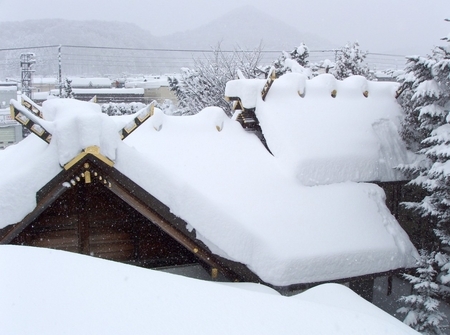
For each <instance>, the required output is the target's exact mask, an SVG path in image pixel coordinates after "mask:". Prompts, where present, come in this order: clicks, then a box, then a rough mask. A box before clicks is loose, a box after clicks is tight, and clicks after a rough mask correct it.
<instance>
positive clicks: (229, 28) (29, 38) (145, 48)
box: [0, 6, 331, 80]
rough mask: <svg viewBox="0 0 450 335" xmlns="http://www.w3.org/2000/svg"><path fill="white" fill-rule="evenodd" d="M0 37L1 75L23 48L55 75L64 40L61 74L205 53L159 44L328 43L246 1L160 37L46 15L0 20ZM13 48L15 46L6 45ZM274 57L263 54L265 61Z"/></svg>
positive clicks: (12, 68) (140, 67) (15, 68)
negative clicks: (200, 23)
mask: <svg viewBox="0 0 450 335" xmlns="http://www.w3.org/2000/svg"><path fill="white" fill-rule="evenodd" d="M0 41H1V44H0V76H1V77H6V76H17V75H18V74H19V73H20V60H19V59H20V54H21V53H22V52H34V53H35V54H36V65H35V70H36V74H37V75H52V76H55V75H57V73H58V48H57V46H58V45H60V44H62V45H65V46H64V47H63V49H62V54H61V55H62V69H63V73H64V74H63V75H66V76H67V75H89V76H96V75H101V76H104V75H110V76H111V75H119V74H140V73H143V74H150V73H167V72H178V71H179V70H180V68H182V67H189V66H192V63H193V61H192V59H193V58H195V57H202V56H203V57H204V53H203V54H202V53H195V52H192V51H185V52H178V51H167V50H161V49H171V50H180V49H184V50H195V49H202V50H212V48H214V47H217V46H218V45H219V43H220V46H221V48H222V50H234V49H244V50H254V49H256V48H258V47H259V46H260V45H261V47H262V49H263V50H266V51H269V50H270V51H274V50H275V51H283V50H285V51H290V50H293V49H294V48H295V47H296V46H298V45H299V44H300V43H301V42H304V43H306V45H308V46H309V47H310V49H321V48H330V47H331V43H330V42H329V41H327V40H325V39H323V38H321V37H318V36H314V35H311V34H306V33H300V32H298V31H297V30H296V29H295V28H292V27H291V26H289V25H287V24H285V23H284V22H282V21H280V20H278V19H275V18H273V17H271V16H270V15H267V14H265V13H263V12H261V11H259V10H257V9H255V8H254V7H250V6H244V7H242V8H240V9H237V10H234V11H232V12H230V13H228V14H226V15H224V16H222V17H220V18H219V19H217V20H214V21H212V22H210V23H209V24H207V25H205V26H202V27H200V28H198V29H194V30H189V31H186V32H183V33H176V34H172V35H167V36H163V37H156V36H153V35H152V34H151V33H150V32H148V31H147V30H144V29H142V28H140V27H139V26H138V25H137V24H134V23H124V22H106V21H71V20H63V19H46V20H29V21H23V22H3V23H0ZM66 45H69V46H84V47H85V48H75V47H66ZM43 46H51V47H48V48H42V47H43ZM32 47H34V48H32ZM86 47H87V48H86ZM93 47H94V48H93ZM100 47H102V48H100ZM15 48H19V49H18V50H11V49H15ZM22 48H23V49H22ZM113 48H114V49H113ZM117 48H121V49H120V50H118V49H117ZM5 49H6V50H5ZM133 49H140V50H133ZM278 56H279V54H277V53H273V52H272V53H266V54H265V59H264V62H267V63H270V62H271V61H272V60H274V59H276V58H277V57H278ZM264 64H265V63H264ZM1 77H0V80H1V79H2V78H1Z"/></svg>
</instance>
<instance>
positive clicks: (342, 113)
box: [227, 73, 412, 185]
mask: <svg viewBox="0 0 450 335" xmlns="http://www.w3.org/2000/svg"><path fill="white" fill-rule="evenodd" d="M259 83H260V80H256V81H255V82H252V81H251V80H247V81H242V80H235V81H232V82H229V83H228V84H227V95H228V93H229V94H233V96H237V97H243V98H244V99H245V100H246V101H252V104H251V106H254V107H256V114H257V117H258V119H259V121H260V124H261V127H262V130H263V133H264V136H265V138H266V140H267V143H268V146H269V148H270V150H271V151H272V153H273V154H274V156H275V157H277V158H278V159H280V160H281V164H282V165H283V166H284V167H286V168H288V169H289V170H290V171H289V173H291V174H294V175H295V176H296V178H297V179H298V180H299V181H300V182H301V183H303V184H305V185H320V184H330V183H336V182H344V181H396V180H402V179H403V178H404V177H403V175H402V174H401V173H400V172H399V171H397V170H395V169H394V167H396V166H397V165H399V164H406V163H409V162H410V161H411V159H412V157H410V156H411V153H408V151H407V150H406V147H405V145H404V143H403V142H402V140H401V138H400V136H399V134H398V127H399V124H400V121H401V117H402V113H401V109H400V106H399V105H398V104H397V102H396V101H395V98H394V96H395V90H396V88H397V84H395V83H385V82H371V81H367V80H366V79H365V78H364V77H361V76H352V77H349V78H347V79H345V80H344V81H339V80H336V79H335V78H334V77H333V76H332V75H330V74H322V75H319V76H317V77H315V78H313V79H312V80H306V78H305V76H303V75H301V74H298V73H288V74H286V75H284V76H282V77H281V78H279V79H277V80H275V82H274V83H273V85H272V87H271V89H270V91H269V93H268V94H267V97H266V99H265V101H262V99H261V95H260V91H259V92H258V90H257V89H255V88H254V87H255V86H257V84H259ZM333 91H334V93H335V94H336V97H335V98H333V97H332V93H333ZM252 93H254V94H255V95H254V96H253V97H252V96H251V94H252ZM365 95H367V97H366V96H365ZM252 98H253V100H251V99H252ZM244 107H247V106H246V105H245V103H244Z"/></svg>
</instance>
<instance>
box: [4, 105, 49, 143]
mask: <svg viewBox="0 0 450 335" xmlns="http://www.w3.org/2000/svg"><path fill="white" fill-rule="evenodd" d="M10 111H11V118H12V119H14V120H16V121H18V122H19V123H21V124H22V125H23V126H24V127H25V128H27V129H28V130H29V131H31V132H32V133H33V134H35V135H36V136H37V137H39V138H40V139H42V140H43V141H45V142H47V143H50V140H51V139H52V134H50V133H49V132H48V131H47V130H46V129H45V128H44V127H43V126H42V125H41V123H40V120H42V119H41V118H40V117H39V116H38V115H36V114H34V112H32V111H30V110H28V109H27V108H26V107H23V109H21V110H19V109H18V108H17V107H16V106H15V105H14V104H11V106H10Z"/></svg>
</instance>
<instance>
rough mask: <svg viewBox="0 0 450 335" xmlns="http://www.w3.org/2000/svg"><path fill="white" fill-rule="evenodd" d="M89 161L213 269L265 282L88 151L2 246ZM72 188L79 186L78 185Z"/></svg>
mask: <svg viewBox="0 0 450 335" xmlns="http://www.w3.org/2000/svg"><path fill="white" fill-rule="evenodd" d="M86 163H87V164H88V165H89V169H90V170H91V171H93V170H95V173H96V175H98V176H102V182H101V183H99V184H101V185H103V186H104V187H106V188H107V189H109V190H110V191H111V192H112V193H114V194H115V195H117V196H118V197H119V198H120V199H122V200H123V201H124V202H125V203H127V204H128V205H129V206H131V207H132V208H134V209H135V210H136V211H137V212H139V213H140V214H141V215H143V216H144V217H145V218H147V219H148V220H149V221H150V222H152V223H153V224H155V225H156V226H158V227H159V228H160V229H161V230H163V231H164V232H165V233H167V234H168V235H169V236H170V237H172V238H173V239H174V240H176V241H177V242H178V243H180V244H181V245H183V246H184V247H185V248H186V249H188V250H189V251H191V252H192V253H193V254H195V255H196V256H197V257H198V258H199V259H200V261H201V262H203V263H204V264H206V265H207V266H208V267H210V268H211V270H212V269H217V270H218V271H220V272H221V273H222V274H223V275H224V276H225V277H227V278H228V279H229V280H231V281H248V282H258V283H262V282H263V281H262V280H261V279H260V278H259V277H258V276H257V275H255V274H254V273H253V272H252V271H250V270H249V269H248V268H247V267H246V266H245V265H243V264H241V263H237V262H233V261H230V260H227V259H224V258H222V257H220V256H217V255H214V254H213V253H212V252H211V251H210V250H209V249H208V247H207V246H206V245H205V244H204V243H202V242H201V241H199V240H197V239H196V237H195V231H188V230H187V229H186V222H185V221H183V220H182V219H180V218H179V217H177V216H176V215H174V214H173V213H171V212H170V208H169V207H167V206H166V205H165V204H163V203H162V202H160V201H159V200H158V199H156V198H155V197H154V196H152V195H151V194H149V193H148V192H146V191H145V190H144V189H142V188H141V187H140V186H139V185H137V184H136V183H134V182H133V181H132V180H131V179H129V178H127V177H126V176H124V175H123V174H122V173H121V172H119V171H118V170H117V169H115V168H114V167H112V166H110V165H109V164H107V163H106V162H104V160H103V159H101V158H99V157H97V156H96V155H94V154H92V153H85V154H84V155H83V156H82V157H79V159H77V161H76V162H74V163H73V164H71V166H70V168H68V169H67V170H63V171H61V172H60V173H59V174H58V175H57V176H55V177H54V178H53V179H52V180H51V181H50V182H49V183H47V184H46V185H45V186H44V187H42V188H41V189H40V190H39V191H38V192H37V194H36V199H37V205H36V207H35V209H34V210H33V211H32V212H31V213H29V214H28V215H27V216H26V217H25V218H24V219H23V220H22V221H20V222H18V223H17V224H15V225H11V226H9V227H11V228H8V227H6V228H5V229H4V230H3V234H1V233H0V245H1V244H9V243H10V242H11V241H12V240H13V239H14V238H16V237H17V236H18V235H19V234H20V233H21V232H22V231H23V230H24V229H25V228H26V227H27V226H28V225H29V224H31V223H32V222H33V221H34V220H36V218H37V217H38V216H39V215H40V214H42V212H44V210H45V209H47V208H48V207H49V206H50V205H51V204H52V203H53V202H54V201H55V200H57V199H58V198H59V197H60V196H61V195H62V194H63V193H64V192H65V191H66V190H68V189H69V188H68V187H69V185H68V184H67V183H68V182H69V183H70V181H74V180H75V178H77V177H78V179H80V178H79V176H80V175H81V174H82V173H83V171H85V170H86ZM78 182H81V183H83V182H84V181H83V179H81V180H80V181H78ZM64 185H66V186H64ZM71 187H76V185H75V186H71ZM1 235H3V236H1Z"/></svg>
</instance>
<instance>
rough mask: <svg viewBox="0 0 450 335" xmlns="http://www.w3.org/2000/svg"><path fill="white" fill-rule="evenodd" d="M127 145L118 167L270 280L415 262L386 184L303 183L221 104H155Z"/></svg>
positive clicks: (214, 246)
mask: <svg viewBox="0 0 450 335" xmlns="http://www.w3.org/2000/svg"><path fill="white" fill-rule="evenodd" d="M216 127H219V128H220V129H221V131H220V132H219V131H218V130H217V128H216ZM156 129H160V130H159V131H157V130H156ZM125 143H126V144H127V145H128V146H125V145H124V146H120V147H119V149H118V154H117V156H118V159H117V164H116V168H117V169H118V170H119V171H121V172H122V173H124V174H125V175H127V176H129V177H130V178H131V179H133V180H134V181H135V182H137V183H138V184H139V185H141V186H142V187H144V188H145V189H146V190H147V191H149V192H150V193H152V194H153V195H155V196H156V197H157V198H158V199H159V200H160V201H162V202H163V203H165V204H167V205H168V206H169V207H170V209H171V211H172V212H173V213H175V214H176V215H177V216H179V217H181V218H183V219H184V220H185V221H187V222H188V223H189V224H190V225H191V226H192V227H194V228H195V229H196V232H197V236H198V237H199V238H200V239H202V240H203V241H204V242H205V243H206V244H207V245H208V246H209V247H210V248H211V250H213V252H216V253H219V254H221V255H223V256H224V257H227V258H229V259H233V260H236V261H239V262H242V263H244V264H247V265H248V266H249V268H250V269H251V270H253V271H254V272H255V273H256V274H258V275H259V276H260V277H261V278H262V279H263V280H265V281H267V282H269V283H271V284H274V285H289V284H294V283H299V282H303V283H306V282H317V281H324V280H332V279H338V278H348V277H353V276H358V275H363V274H369V273H374V272H383V271H387V270H391V269H395V268H400V267H404V266H413V265H414V258H413V257H412V255H413V254H414V247H413V246H412V244H411V242H410V241H409V239H408V237H407V236H406V234H405V233H404V232H403V230H402V229H401V228H400V227H399V225H398V223H397V222H396V221H395V219H394V218H393V217H392V215H391V214H390V213H389V211H388V209H387V208H386V206H385V204H384V194H383V192H382V191H381V189H379V188H378V187H377V186H375V185H370V184H355V183H341V184H334V185H328V186H320V187H313V188H311V187H306V186H303V185H301V184H300V183H299V182H298V181H296V180H295V178H294V177H292V176H290V175H288V174H286V171H285V170H284V169H283V168H281V167H280V164H279V161H278V160H277V159H276V158H274V157H273V156H271V155H270V154H269V153H268V152H267V151H266V150H265V149H264V147H263V146H262V144H261V143H260V142H259V140H258V139H257V138H256V136H254V135H252V134H249V133H246V132H245V131H244V130H243V129H242V128H241V126H240V125H239V124H238V123H237V122H235V121H232V120H230V119H228V118H227V117H226V116H225V114H224V113H223V111H222V110H220V109H219V108H209V109H205V110H203V111H202V112H201V113H199V114H197V115H194V116H189V117H182V118H180V117H174V116H167V115H164V114H162V112H160V111H158V110H157V111H156V115H155V116H153V117H152V118H151V119H150V120H149V121H148V122H146V123H145V124H144V125H142V126H141V128H139V129H138V130H137V131H135V133H133V134H131V135H130V136H129V137H128V138H127V139H126V140H125ZM144 143H145V144H146V145H143V144H144ZM130 147H133V148H134V149H131V148H130ZM143 166H145V167H146V168H145V169H144V168H142V167H143Z"/></svg>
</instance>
